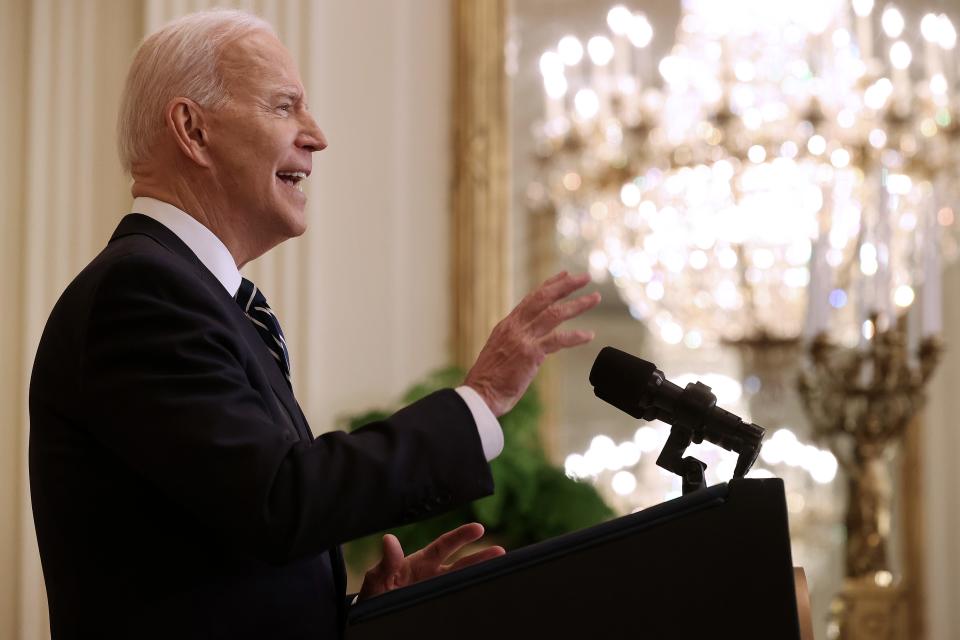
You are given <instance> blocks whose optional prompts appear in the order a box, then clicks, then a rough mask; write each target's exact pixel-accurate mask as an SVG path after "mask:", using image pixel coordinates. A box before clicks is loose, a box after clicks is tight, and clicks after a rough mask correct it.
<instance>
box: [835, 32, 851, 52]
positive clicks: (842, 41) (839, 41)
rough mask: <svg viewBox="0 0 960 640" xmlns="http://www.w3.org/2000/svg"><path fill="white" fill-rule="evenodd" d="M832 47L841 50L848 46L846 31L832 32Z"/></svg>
mask: <svg viewBox="0 0 960 640" xmlns="http://www.w3.org/2000/svg"><path fill="white" fill-rule="evenodd" d="M832 40H833V46H834V47H836V48H837V49H843V48H844V47H847V46H849V45H850V32H849V31H847V30H846V29H837V30H836V31H834V32H833V37H832Z"/></svg>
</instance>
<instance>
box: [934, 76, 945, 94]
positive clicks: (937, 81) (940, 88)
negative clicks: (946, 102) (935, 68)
mask: <svg viewBox="0 0 960 640" xmlns="http://www.w3.org/2000/svg"><path fill="white" fill-rule="evenodd" d="M930 91H931V92H933V93H935V94H937V95H940V96H942V95H945V94H946V93H947V79H946V78H945V77H944V76H943V74H942V73H935V74H933V75H932V76H931V77H930Z"/></svg>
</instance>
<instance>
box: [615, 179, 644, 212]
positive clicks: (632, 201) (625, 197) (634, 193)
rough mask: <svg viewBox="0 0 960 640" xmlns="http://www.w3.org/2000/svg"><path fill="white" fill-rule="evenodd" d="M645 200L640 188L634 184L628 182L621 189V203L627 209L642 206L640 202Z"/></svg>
mask: <svg viewBox="0 0 960 640" xmlns="http://www.w3.org/2000/svg"><path fill="white" fill-rule="evenodd" d="M642 199H643V194H642V193H641V192H640V187H638V186H637V185H635V184H634V183H632V182H628V183H626V184H625V185H623V187H621V188H620V201H621V202H623V204H624V205H625V206H627V207H635V206H637V205H638V204H640V200H642Z"/></svg>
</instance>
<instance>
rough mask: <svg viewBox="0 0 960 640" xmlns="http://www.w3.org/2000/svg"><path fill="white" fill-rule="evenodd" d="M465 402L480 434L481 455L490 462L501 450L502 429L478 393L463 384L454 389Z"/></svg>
mask: <svg viewBox="0 0 960 640" xmlns="http://www.w3.org/2000/svg"><path fill="white" fill-rule="evenodd" d="M454 391H456V392H457V393H459V394H460V397H461V398H463V401H464V402H466V403H467V407H468V408H469V409H470V413H472V414H473V422H474V423H475V424H476V425H477V433H479V434H480V444H482V445H483V455H484V456H486V458H487V462H490V461H491V460H493V459H494V458H496V457H497V456H498V455H500V452H501V451H503V429H501V428H500V423H499V422H498V421H497V417H496V416H495V415H493V412H492V411H490V407H488V406H487V403H486V402H484V401H483V398H481V397H480V394H479V393H477V392H476V391H474V390H473V389H472V388H470V387H468V386H466V385H463V386H461V387H457V388H456V389H454Z"/></svg>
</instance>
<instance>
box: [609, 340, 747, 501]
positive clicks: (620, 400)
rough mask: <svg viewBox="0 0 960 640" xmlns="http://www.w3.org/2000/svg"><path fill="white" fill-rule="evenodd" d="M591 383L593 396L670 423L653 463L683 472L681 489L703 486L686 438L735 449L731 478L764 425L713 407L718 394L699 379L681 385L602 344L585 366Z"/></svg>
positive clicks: (739, 472) (739, 473)
mask: <svg viewBox="0 0 960 640" xmlns="http://www.w3.org/2000/svg"><path fill="white" fill-rule="evenodd" d="M590 384H591V385H593V392H594V394H595V395H596V396H597V397H598V398H600V399H601V400H603V401H605V402H608V403H610V404H612V405H613V406H615V407H616V408H618V409H620V410H621V411H624V412H625V413H628V414H629V415H631V416H633V417H634V418H637V419H639V420H662V421H663V422H666V423H667V424H669V425H671V427H672V428H671V430H670V437H669V438H668V439H667V443H666V445H665V446H664V448H663V451H662V452H661V453H660V457H659V458H657V465H659V466H660V467H663V468H664V469H666V470H667V471H671V472H673V473H676V474H678V475H679V476H681V477H682V478H683V493H684V494H686V493H689V492H691V491H695V490H696V489H700V488H703V487H704V486H706V480H705V478H704V473H703V472H704V470H705V469H706V467H707V465H706V464H705V463H703V462H701V461H700V460H697V459H696V458H693V457H689V456H688V457H683V452H684V451H685V450H686V448H687V447H688V446H690V443H691V442H696V443H698V444H699V443H700V442H703V441H704V440H707V441H708V442H712V443H713V444H715V445H717V446H720V447H723V448H724V449H726V450H728V451H733V452H735V453H738V454H739V457H738V458H737V465H736V469H735V470H734V472H733V476H734V477H735V478H742V477H744V476H745V475H746V474H747V472H748V471H749V470H750V467H752V466H753V463H754V462H755V461H756V459H757V456H758V455H759V454H760V446H761V441H762V440H763V434H764V433H765V429H764V428H763V427H760V426H758V425H755V424H753V423H748V422H744V421H743V420H741V419H740V418H739V417H738V416H736V415H734V414H732V413H730V412H729V411H726V410H724V409H721V408H720V407H718V406H717V397H716V396H715V395H713V393H712V392H711V391H710V387H708V386H707V385H705V384H703V383H702V382H691V383H690V384H688V385H687V386H686V387H685V388H680V387H679V386H677V385H676V384H674V383H672V382H670V381H669V380H667V378H666V376H664V375H663V371H661V370H659V369H657V365H655V364H653V363H652V362H647V361H646V360H641V359H640V358H637V357H636V356H633V355H630V354H629V353H626V352H624V351H620V350H619V349H614V348H613V347H604V348H603V349H601V350H600V353H599V354H598V355H597V359H596V360H595V361H594V363H593V368H592V369H591V370H590Z"/></svg>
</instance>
